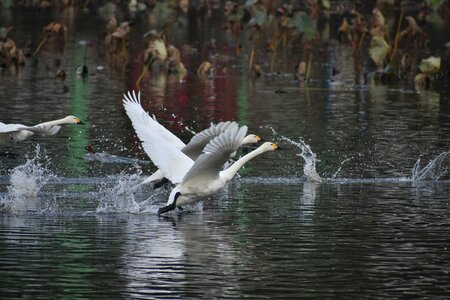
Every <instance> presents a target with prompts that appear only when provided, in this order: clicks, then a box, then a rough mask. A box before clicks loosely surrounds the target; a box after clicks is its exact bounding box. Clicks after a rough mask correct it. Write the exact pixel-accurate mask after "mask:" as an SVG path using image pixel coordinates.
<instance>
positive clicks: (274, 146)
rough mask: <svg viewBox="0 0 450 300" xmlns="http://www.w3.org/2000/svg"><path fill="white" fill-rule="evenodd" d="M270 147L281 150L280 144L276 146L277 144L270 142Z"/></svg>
mask: <svg viewBox="0 0 450 300" xmlns="http://www.w3.org/2000/svg"><path fill="white" fill-rule="evenodd" d="M272 147H273V150H274V151H278V150H283V149H282V148H281V147H280V146H278V144H275V143H273V144H272Z"/></svg>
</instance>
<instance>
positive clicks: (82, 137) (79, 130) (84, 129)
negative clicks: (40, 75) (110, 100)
mask: <svg viewBox="0 0 450 300" xmlns="http://www.w3.org/2000/svg"><path fill="white" fill-rule="evenodd" d="M74 51H75V53H74V55H73V57H74V58H75V65H81V64H83V60H84V48H83V47H75V49H74ZM90 94H91V89H90V85H89V80H84V79H83V78H81V77H79V76H75V77H74V79H73V88H72V114H73V115H75V116H77V117H79V118H80V119H81V120H82V121H83V122H84V123H85V125H78V126H68V127H69V135H70V140H69V156H68V158H67V161H66V167H67V169H68V170H70V171H71V172H73V173H74V175H81V174H86V173H87V167H86V164H85V163H84V162H83V160H82V157H83V156H84V154H85V150H84V148H85V147H86V145H87V144H88V138H89V131H88V130H89V127H90V124H89V123H88V122H87V121H86V116H87V114H88V109H89V107H88V100H87V99H88V98H89V95H90ZM79 188H80V186H78V188H76V189H77V190H78V189H79Z"/></svg>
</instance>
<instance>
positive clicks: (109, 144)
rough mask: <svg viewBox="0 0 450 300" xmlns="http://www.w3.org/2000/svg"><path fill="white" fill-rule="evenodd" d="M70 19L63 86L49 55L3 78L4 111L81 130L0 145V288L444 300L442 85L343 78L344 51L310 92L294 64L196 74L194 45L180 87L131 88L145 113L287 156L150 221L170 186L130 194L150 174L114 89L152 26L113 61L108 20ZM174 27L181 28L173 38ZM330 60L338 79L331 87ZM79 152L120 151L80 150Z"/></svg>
mask: <svg viewBox="0 0 450 300" xmlns="http://www.w3.org/2000/svg"><path fill="white" fill-rule="evenodd" d="M11 13H12V16H13V17H14V18H11V19H12V20H13V19H16V20H22V21H18V22H17V25H15V26H17V39H18V40H21V39H22V40H24V39H25V34H24V32H27V33H33V34H35V35H36V36H39V34H40V29H41V28H42V27H43V26H44V25H46V24H48V23H49V22H50V21H51V20H52V18H53V16H52V15H51V14H47V13H42V15H40V18H38V19H35V22H36V23H32V22H25V21H24V19H23V17H22V18H19V16H22V15H21V14H19V13H18V12H14V11H13V12H11ZM24 14H25V13H24ZM25 15H26V14H25ZM17 18H18V19H17ZM79 18H80V19H77V22H73V24H72V26H73V27H71V30H70V32H69V40H68V41H69V42H68V45H67V46H66V54H67V55H65V56H64V57H63V58H62V65H63V66H64V67H65V69H66V70H67V72H68V77H67V79H66V80H65V81H61V80H59V79H56V78H54V76H53V74H52V73H51V72H52V71H54V67H53V64H54V56H52V55H51V54H45V53H43V54H42V56H40V57H39V59H38V61H37V63H34V64H33V63H32V62H31V59H30V61H27V65H26V66H25V67H24V68H23V69H22V70H20V72H19V73H18V74H10V73H8V72H6V71H4V70H3V71H2V74H1V85H0V94H1V97H0V107H1V109H0V120H1V121H3V122H5V123H24V124H30V125H32V124H35V123H38V122H41V121H46V120H49V119H56V118H60V117H62V116H65V115H68V114H74V115H77V116H79V117H81V118H82V119H83V120H84V121H85V122H86V123H87V125H85V126H67V127H66V128H64V129H63V131H62V132H61V133H60V134H59V135H58V136H56V137H53V138H49V137H39V136H36V137H33V138H32V139H30V140H27V141H25V142H23V143H20V144H15V145H10V146H6V147H3V146H2V148H1V151H2V152H3V155H2V156H0V199H1V202H2V211H1V213H0V222H1V226H0V235H1V239H0V258H1V260H0V277H1V280H0V294H1V295H2V296H3V297H5V298H15V297H28V298H49V297H56V298H64V297H75V298H105V297H112V298H145V299H149V298H171V299H173V298H181V299H186V298H207V299H210V298H233V299H237V298H258V299H263V298H270V299H272V298H286V297H296V298H299V297H302V298H303V297H305V298H306V297H314V298H336V297H343V298H355V297H361V296H364V297H369V298H396V297H408V296H416V297H432V298H434V297H436V298H445V297H446V296H448V295H449V294H450V283H449V281H448V278H449V270H450V266H449V261H450V254H449V246H450V245H449V243H450V238H449V236H450V227H449V218H448V210H449V205H450V204H449V197H448V195H449V194H450V181H449V177H448V174H446V172H445V169H446V167H448V165H449V161H448V159H447V157H446V153H447V152H448V151H449V148H448V145H449V137H450V107H449V105H448V103H449V99H448V94H447V93H446V92H442V93H439V92H436V91H431V92H425V93H417V92H415V91H414V90H413V89H412V88H411V87H389V86H382V85H367V86H355V85H353V84H348V83H346V82H348V81H349V80H350V81H351V79H352V78H353V73H352V72H353V70H352V67H351V64H350V66H349V64H347V63H346V62H345V58H346V57H347V58H348V57H350V56H351V50H349V49H346V48H344V47H342V48H339V49H338V50H339V51H337V52H330V53H334V54H330V55H329V56H328V57H327V58H326V60H325V61H317V63H316V64H315V68H314V71H313V79H314V80H313V81H312V82H311V83H310V85H309V86H306V87H305V86H304V85H300V84H299V83H298V82H296V81H295V80H294V79H293V77H291V75H290V73H289V74H288V73H286V74H287V75H283V73H280V74H281V75H280V74H278V75H271V76H263V77H262V78H252V77H251V76H250V74H249V72H248V71H247V70H246V68H245V67H242V64H241V62H240V61H239V59H242V60H245V58H233V59H232V60H231V61H230V62H229V63H228V65H229V67H230V68H229V74H228V75H223V74H222V75H223V76H217V77H216V78H213V79H206V80H205V79H200V78H198V77H197V76H196V74H195V70H196V68H197V67H198V65H199V63H200V62H201V61H202V60H203V59H204V58H203V57H202V56H201V54H199V55H192V56H190V57H189V60H186V66H187V68H188V70H189V73H188V75H187V77H186V79H185V81H183V82H179V81H178V80H173V78H171V77H165V76H161V77H157V76H150V77H148V78H146V79H145V80H144V81H143V83H142V84H141V91H142V98H143V105H144V107H145V108H146V109H147V110H150V111H151V112H152V113H154V114H155V115H156V117H157V119H158V120H159V121H160V122H161V123H162V124H163V125H164V126H166V127H167V128H170V130H171V131H172V132H174V133H175V134H176V135H178V136H180V137H181V138H182V139H183V140H184V141H188V140H189V138H190V137H191V136H192V133H191V131H200V130H201V129H203V128H205V127H207V126H208V125H209V123H210V122H218V121H221V120H236V121H238V122H239V123H240V124H242V125H244V124H245V125H247V126H248V127H249V131H250V132H252V133H256V134H258V135H261V136H262V137H264V138H265V139H266V140H272V141H275V142H278V143H279V144H280V145H281V146H282V148H283V151H280V152H275V153H266V154H264V155H262V156H260V157H258V158H256V159H254V160H252V161H251V162H249V163H248V164H247V165H246V166H245V168H244V169H242V170H241V171H240V172H239V173H240V175H239V176H238V177H236V178H235V179H234V180H233V181H232V182H231V183H230V184H229V185H227V186H226V187H225V188H224V190H222V191H220V192H219V193H217V194H216V195H214V196H213V197H211V199H209V200H207V201H204V202H203V203H202V204H200V205H197V206H195V207H193V208H191V209H188V211H185V212H182V213H179V212H178V213H172V214H169V215H168V216H166V217H158V216H157V215H156V211H157V209H158V208H159V207H161V206H162V205H164V202H165V201H166V199H167V195H168V192H169V191H170V189H169V188H162V189H157V190H153V189H152V188H151V187H145V188H139V189H136V188H135V187H136V184H137V183H139V182H140V180H142V179H144V177H145V176H146V175H148V174H151V172H152V171H153V170H155V167H154V166H153V165H152V164H149V163H146V162H144V161H145V160H147V157H146V155H145V153H144V152H143V150H142V149H141V147H140V146H139V141H138V139H137V138H136V136H135V134H134V131H133V129H132V127H131V124H130V122H129V120H128V119H127V116H126V114H125V112H124V110H123V108H122V104H121V99H122V94H123V93H124V92H126V91H127V90H129V89H136V88H137V86H136V84H135V81H136V79H137V77H138V76H139V74H140V71H141V69H140V68H141V67H140V65H139V64H138V63H137V62H136V61H139V59H141V58H140V56H139V55H140V51H141V47H142V44H141V43H142V41H141V40H140V36H141V33H143V32H146V31H147V30H148V26H147V24H146V23H145V22H144V20H142V19H138V20H140V22H137V25H136V27H135V29H134V30H135V31H134V33H133V42H132V43H130V50H129V51H130V63H129V64H128V65H127V66H126V68H125V69H124V70H120V69H117V68H115V67H113V66H110V65H108V62H107V61H105V60H104V58H103V57H102V56H101V55H98V53H97V52H101V51H97V49H101V41H100V40H98V41H97V39H98V36H97V34H98V33H97V32H94V31H93V30H92V28H93V27H92V26H93V25H90V26H87V20H89V22H92V23H90V24H94V25H95V26H97V28H103V26H104V24H105V21H104V20H102V19H101V18H100V17H98V16H96V17H92V16H81V17H79ZM27 20H28V19H27ZM95 26H94V27H95ZM215 30H218V29H215ZM216 32H220V31H216ZM21 33H22V34H23V36H22V37H21V36H20V34H21ZM177 34H178V35H177ZM212 34H213V33H212V31H211V32H209V31H207V32H206V34H205V35H204V36H200V37H197V38H201V39H204V40H207V39H208V38H209V36H210V35H212ZM174 35H175V36H180V37H185V35H184V33H183V31H182V30H180V32H177V33H174ZM223 35H224V34H223ZM220 38H223V39H224V40H225V41H227V38H229V37H227V36H226V35H225V36H221V37H220ZM218 39H219V37H218ZM80 40H95V41H97V42H98V44H97V46H96V47H94V48H92V49H91V48H89V49H88V51H87V53H88V56H87V58H86V59H87V65H88V66H89V69H90V74H89V76H88V77H87V78H81V77H79V76H77V75H76V74H75V67H76V66H78V65H80V64H82V62H83V55H84V48H83V47H81V46H80V45H79V43H78V42H79V41H80ZM174 40H176V39H174ZM183 42H185V41H184V40H179V44H182V43H183ZM186 42H189V40H188V41H186ZM224 44H225V42H224ZM177 46H180V45H177ZM280 60H281V58H280ZM286 63H287V64H288V63H289V61H288V62H286V61H280V66H283V64H285V65H286ZM99 65H101V66H104V67H105V69H104V71H102V72H97V71H96V66H99ZM244 65H245V63H244ZM331 65H336V66H337V67H338V68H340V69H341V71H342V72H341V74H340V75H339V76H340V77H338V78H337V79H336V78H334V79H333V80H334V82H333V83H331V79H330V78H329V75H328V74H329V67H330V66H331ZM46 66H47V68H46ZM48 67H49V68H50V71H49V68H48ZM280 68H281V69H282V68H283V67H280ZM287 69H288V68H286V70H287ZM289 72H290V71H289ZM336 80H337V81H338V83H336V82H335V81H336ZM277 91H278V92H277ZM280 91H282V92H280ZM87 144H92V145H94V147H95V148H96V149H97V151H99V152H103V151H104V152H106V153H109V154H111V155H116V156H119V157H122V158H123V159H119V160H117V159H115V158H112V159H106V160H105V161H101V162H100V161H88V160H85V159H83V157H84V156H85V154H86V151H85V147H86V145H87ZM37 145H39V147H38V148H37ZM305 146H309V150H310V151H311V152H308V153H310V154H309V155H308V153H306V152H302V150H304V148H303V147H305ZM302 153H303V157H306V160H307V159H308V158H311V153H312V154H314V156H315V160H314V166H315V168H316V171H317V173H318V174H319V176H320V177H321V178H322V179H323V181H322V182H321V183H316V182H310V181H309V180H308V178H307V176H305V171H307V170H310V169H308V168H306V169H305V168H304V167H305V165H306V164H307V162H308V163H311V160H310V161H305V159H304V158H303V157H302ZM116 158H117V157H116ZM127 159H129V160H127ZM135 159H139V160H140V161H137V163H136V161H135ZM419 159H420V161H418V160H419ZM429 162H431V164H430V165H428V167H427V164H428V163H429ZM415 165H416V167H415ZM20 166H21V167H20ZM17 167H19V168H17Z"/></svg>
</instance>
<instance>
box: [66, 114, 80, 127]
mask: <svg viewBox="0 0 450 300" xmlns="http://www.w3.org/2000/svg"><path fill="white" fill-rule="evenodd" d="M63 121H64V123H67V124H80V125H84V123H83V122H82V121H81V120H80V118H78V117H75V116H67V117H65V118H64V119H63Z"/></svg>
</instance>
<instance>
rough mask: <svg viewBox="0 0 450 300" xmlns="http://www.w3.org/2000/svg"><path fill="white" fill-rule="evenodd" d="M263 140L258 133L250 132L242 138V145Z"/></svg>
mask: <svg viewBox="0 0 450 300" xmlns="http://www.w3.org/2000/svg"><path fill="white" fill-rule="evenodd" d="M261 141H262V139H261V138H260V137H259V136H257V135H256V134H249V135H247V136H246V137H245V138H244V139H243V140H242V145H245V144H256V143H259V142H261Z"/></svg>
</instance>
